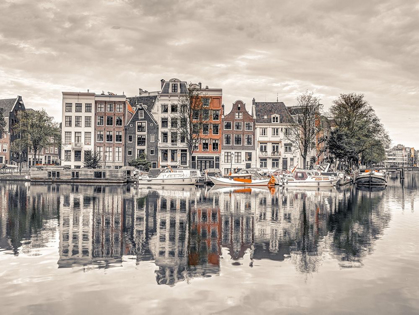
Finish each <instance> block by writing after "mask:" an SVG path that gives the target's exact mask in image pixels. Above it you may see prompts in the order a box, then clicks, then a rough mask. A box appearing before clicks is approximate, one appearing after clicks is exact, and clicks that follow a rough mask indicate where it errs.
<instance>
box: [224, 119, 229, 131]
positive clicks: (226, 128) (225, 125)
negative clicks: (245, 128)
mask: <svg viewBox="0 0 419 315" xmlns="http://www.w3.org/2000/svg"><path fill="white" fill-rule="evenodd" d="M224 130H231V121H225V122H224Z"/></svg>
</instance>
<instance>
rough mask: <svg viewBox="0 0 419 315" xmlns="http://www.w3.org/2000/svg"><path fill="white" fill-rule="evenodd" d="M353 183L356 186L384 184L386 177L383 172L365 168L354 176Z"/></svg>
mask: <svg viewBox="0 0 419 315" xmlns="http://www.w3.org/2000/svg"><path fill="white" fill-rule="evenodd" d="M355 184H356V185H357V186H386V185H387V179H386V176H385V173H383V172H379V171H377V170H371V171H370V170H366V171H365V172H364V173H360V174H358V175H357V176H356V178H355Z"/></svg>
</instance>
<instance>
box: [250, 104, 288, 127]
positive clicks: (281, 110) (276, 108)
mask: <svg viewBox="0 0 419 315" xmlns="http://www.w3.org/2000/svg"><path fill="white" fill-rule="evenodd" d="M253 104H254V106H255V113H256V123H270V122H272V120H271V115H274V114H277V115H279V117H280V121H279V122H280V123H283V124H291V123H293V122H294V121H293V119H292V117H291V115H290V112H289V111H288V109H287V107H286V106H285V104H284V103H283V102H254V103H253Z"/></svg>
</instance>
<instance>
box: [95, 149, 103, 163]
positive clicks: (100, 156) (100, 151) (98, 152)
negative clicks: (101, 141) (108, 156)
mask: <svg viewBox="0 0 419 315" xmlns="http://www.w3.org/2000/svg"><path fill="white" fill-rule="evenodd" d="M96 152H97V155H98V156H99V158H100V160H103V147H96Z"/></svg>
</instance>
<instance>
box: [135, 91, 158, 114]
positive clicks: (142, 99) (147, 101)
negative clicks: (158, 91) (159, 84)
mask: <svg viewBox="0 0 419 315" xmlns="http://www.w3.org/2000/svg"><path fill="white" fill-rule="evenodd" d="M156 99H157V95H152V96H146V95H140V96H134V97H128V102H129V103H130V104H131V106H136V105H137V104H143V105H147V110H148V111H150V112H151V111H152V110H153V108H154V104H155V103H156Z"/></svg>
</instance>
